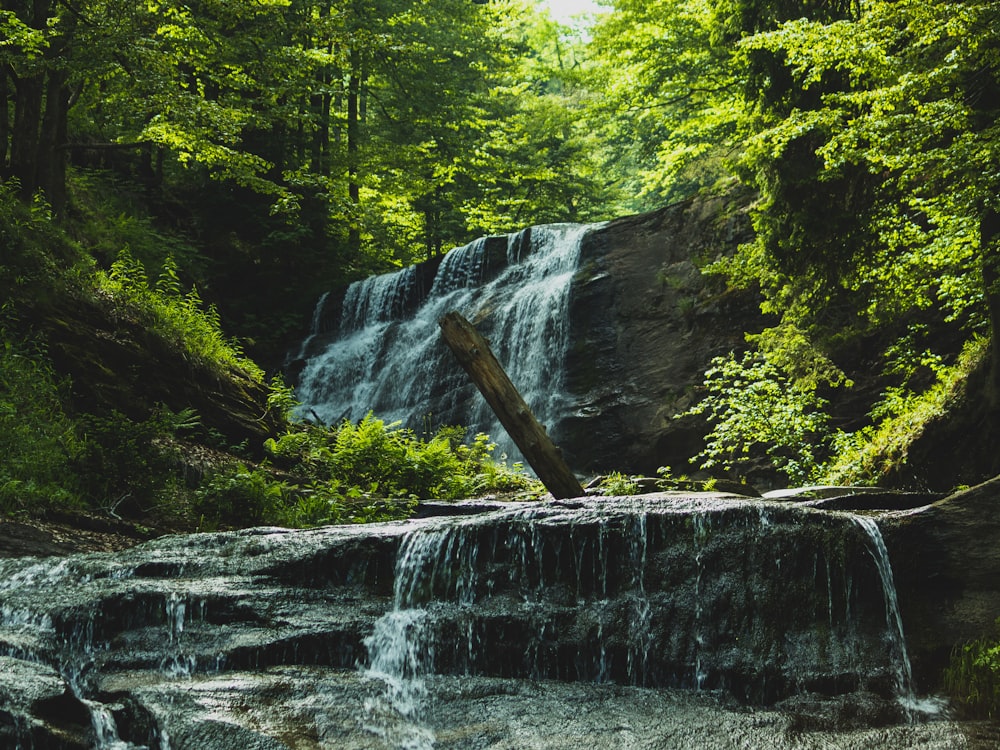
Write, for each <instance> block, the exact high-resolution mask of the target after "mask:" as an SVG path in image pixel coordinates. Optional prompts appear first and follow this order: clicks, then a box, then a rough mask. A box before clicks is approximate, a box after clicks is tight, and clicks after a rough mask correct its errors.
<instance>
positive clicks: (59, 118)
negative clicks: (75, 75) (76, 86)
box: [38, 70, 70, 214]
mask: <svg viewBox="0 0 1000 750" xmlns="http://www.w3.org/2000/svg"><path fill="white" fill-rule="evenodd" d="M68 78H69V73H68V72H67V71H65V70H54V71H52V72H50V73H49V76H48V81H47V82H46V91H45V113H44V115H43V116H42V131H41V139H40V141H39V144H38V164H39V167H38V183H39V184H38V187H39V188H40V189H41V190H42V191H44V193H45V197H46V199H47V200H48V202H49V205H50V206H51V207H52V210H53V211H54V212H55V213H57V214H59V213H62V211H63V209H64V208H65V206H66V150H65V145H66V140H67V113H68V110H69V100H70V91H69V87H68V86H67V83H66V82H67V80H68Z"/></svg>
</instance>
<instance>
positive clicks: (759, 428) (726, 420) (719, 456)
mask: <svg viewBox="0 0 1000 750" xmlns="http://www.w3.org/2000/svg"><path fill="white" fill-rule="evenodd" d="M705 388H706V390H707V395H706V396H705V397H704V399H702V401H700V402H699V403H698V404H696V405H695V406H693V407H692V408H691V409H689V410H688V412H687V414H697V415H706V416H707V417H708V420H709V422H710V424H711V425H712V429H711V431H710V432H709V433H708V435H707V436H706V446H705V449H704V450H703V451H702V452H701V453H699V454H698V455H697V456H695V458H694V459H692V460H694V461H698V460H701V468H702V469H713V468H715V467H720V468H722V469H723V470H726V471H729V470H731V469H733V468H734V467H736V466H738V465H739V464H741V463H745V462H748V461H750V460H751V459H752V458H753V457H754V456H755V455H757V454H763V455H765V456H766V457H767V459H768V460H769V461H770V463H771V465H772V466H773V467H774V468H775V469H777V470H778V471H780V472H782V473H783V474H785V475H786V476H787V477H788V479H789V480H791V481H792V482H804V481H808V480H809V479H811V478H814V477H815V476H816V475H817V474H818V472H819V469H820V460H819V454H820V453H821V452H822V450H823V445H824V442H825V441H826V439H827V427H828V422H829V417H828V416H827V414H826V413H825V412H824V411H823V409H824V407H825V406H826V401H824V400H823V399H822V398H820V397H819V395H818V394H817V393H816V383H814V382H809V381H801V380H796V379H793V378H792V377H791V376H789V375H788V374H786V372H785V370H784V369H783V368H781V367H779V366H778V365H776V364H774V363H773V362H772V361H771V360H770V359H768V357H767V356H766V355H765V354H764V353H761V352H754V351H750V352H747V353H745V354H744V355H743V357H742V359H737V358H736V356H735V355H734V354H732V353H730V354H729V355H728V356H725V357H716V358H715V359H713V360H712V366H711V368H710V369H709V370H708V371H706V373H705Z"/></svg>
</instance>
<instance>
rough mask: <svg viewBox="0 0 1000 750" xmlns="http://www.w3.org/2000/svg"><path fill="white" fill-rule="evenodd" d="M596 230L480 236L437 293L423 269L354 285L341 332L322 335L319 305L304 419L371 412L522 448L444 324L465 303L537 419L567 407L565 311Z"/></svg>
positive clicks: (440, 280)
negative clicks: (585, 246) (464, 367)
mask: <svg viewBox="0 0 1000 750" xmlns="http://www.w3.org/2000/svg"><path fill="white" fill-rule="evenodd" d="M590 229H591V227H589V226H582V225H571V224H556V225H549V226H541V227H533V228H532V229H530V230H525V231H524V232H521V233H518V234H513V235H510V236H508V237H505V238H500V237H488V238H481V239H479V240H476V241H475V242H472V243H470V244H468V245H466V246H465V247H460V248H455V249H454V250H452V251H451V252H449V253H448V254H447V255H445V256H444V258H443V259H442V260H441V262H440V265H439V266H438V268H437V272H436V274H435V275H434V278H433V280H432V282H431V283H430V285H429V289H428V290H422V289H421V288H420V286H421V283H423V282H422V280H421V276H420V272H419V271H418V267H416V266H411V267H409V268H404V269H402V270H400V271H397V272H396V273H392V274H386V275H383V276H375V277H372V278H368V279H365V280H364V281H360V282H356V283H354V284H352V285H351V286H350V288H349V289H348V290H347V292H346V294H345V296H344V301H343V304H342V306H341V311H340V321H339V326H338V327H337V332H336V335H335V336H334V337H333V338H332V339H330V338H329V337H328V336H327V337H324V336H322V335H321V333H322V328H323V326H324V322H323V321H324V320H325V317H326V316H325V315H324V313H323V311H322V309H321V308H322V307H323V306H327V305H328V299H327V297H324V298H323V299H321V300H320V303H319V305H318V306H317V313H316V315H314V321H313V328H312V330H311V332H310V336H309V338H308V339H307V340H306V342H305V343H304V344H303V347H302V350H301V351H300V352H299V358H300V359H301V360H303V361H304V365H303V368H302V370H301V374H300V375H299V382H298V387H297V396H298V398H299V400H300V401H301V402H302V407H301V408H302V414H303V416H304V417H307V418H314V417H318V418H319V419H321V420H322V421H324V422H326V423H333V422H337V421H339V420H340V419H342V418H347V419H352V420H357V419H360V418H362V417H363V416H364V415H365V414H366V413H367V412H369V411H372V412H374V413H375V415H376V416H378V417H379V418H382V419H385V420H386V421H389V422H395V421H399V422H402V423H403V424H404V425H406V426H409V427H413V428H418V429H419V428H425V427H426V426H427V425H428V423H431V424H433V425H435V426H440V425H445V424H459V425H463V426H466V427H469V428H470V429H471V430H472V431H473V432H477V431H480V432H486V433H488V434H490V435H491V437H493V438H494V440H496V441H497V442H498V443H500V445H501V446H502V447H503V449H504V450H505V451H508V452H512V451H513V446H512V445H511V444H510V443H509V441H508V440H507V438H506V435H505V434H504V433H503V431H502V428H501V427H500V425H499V424H498V423H497V421H496V420H495V417H494V416H493V415H492V413H491V412H490V410H489V407H488V406H487V405H486V404H485V402H484V401H483V400H482V399H481V398H479V397H478V394H476V393H475V390H474V388H473V387H472V385H471V384H470V383H469V382H468V378H467V377H466V376H465V374H464V373H463V372H462V371H461V369H460V368H459V367H458V365H457V364H456V363H455V362H454V360H453V357H452V356H451V354H450V353H449V352H448V351H447V347H446V346H444V344H443V343H442V342H441V340H440V338H441V337H440V333H439V328H438V320H439V319H440V318H441V317H442V316H443V315H444V314H445V313H447V312H449V311H451V310H457V311H459V312H460V313H462V314H463V315H464V316H465V317H467V318H469V319H470V320H472V321H473V322H474V323H475V324H476V325H477V326H478V327H479V329H480V331H481V333H483V335H484V336H485V337H486V338H487V339H488V340H489V341H490V344H491V347H492V348H493V350H494V353H495V354H496V356H497V359H498V360H499V361H500V363H501V364H502V365H503V366H504V367H505V368H506V369H507V371H508V374H509V375H510V377H511V380H512V381H513V382H514V384H515V385H516V386H517V388H518V389H519V390H520V391H521V394H522V395H523V396H524V399H525V401H526V402H527V403H528V405H529V406H530V407H531V408H532V410H533V411H534V412H535V415H536V416H537V417H538V419H539V421H541V422H542V423H543V424H546V425H548V426H549V428H550V430H552V429H554V428H555V426H556V422H557V420H558V418H559V416H560V415H561V414H563V413H564V411H565V409H564V401H565V396H564V394H563V391H562V375H561V373H562V362H563V359H564V356H565V352H566V346H567V340H568V323H567V307H568V300H569V289H570V282H571V280H572V278H573V275H574V273H575V272H576V268H577V262H578V259H579V252H580V242H581V241H582V239H583V237H584V236H585V235H586V234H587V232H588V231H589V230H590Z"/></svg>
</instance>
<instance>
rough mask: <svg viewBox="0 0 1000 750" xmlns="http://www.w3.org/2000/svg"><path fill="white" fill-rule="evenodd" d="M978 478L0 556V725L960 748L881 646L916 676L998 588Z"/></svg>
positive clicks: (63, 738)
mask: <svg viewBox="0 0 1000 750" xmlns="http://www.w3.org/2000/svg"><path fill="white" fill-rule="evenodd" d="M998 489H1000V483H988V484H987V485H983V486H981V487H979V488H974V489H973V490H970V491H969V492H967V493H964V494H961V495H956V496H953V497H951V498H948V499H946V500H943V501H939V502H936V503H932V504H930V505H927V506H922V507H919V508H911V509H908V510H904V511H899V510H897V511H890V512H882V513H877V514H875V515H873V516H870V518H871V519H873V520H866V521H864V522H862V521H860V520H859V518H860V517H859V516H857V515H855V514H851V513H847V512H844V511H836V510H825V509H818V508H814V507H809V506H808V505H807V504H803V503H791V502H781V501H773V500H759V499H749V498H746V497H737V496H727V495H724V494H721V493H714V494H709V493H700V494H690V495H685V494H670V493H660V494H653V495H645V496H638V497H617V498H579V499H574V500H572V501H566V502H549V503H539V502H533V503H498V504H492V503H485V505H484V504H482V503H480V504H479V506H477V508H476V510H477V512H475V513H471V514H467V515H454V516H439V515H430V516H429V517H426V518H420V519H414V520H410V521H406V522H392V523H384V524H374V525H369V526H337V527H326V528H320V529H312V530H307V531H288V530H284V529H263V528H262V529H249V530H244V531H239V532H231V533H215V534H197V535H190V536H176V537H164V538H161V539H158V540H154V541H151V542H147V543H145V544H141V545H139V546H137V547H134V548H131V549H128V550H124V551H121V552H115V553H91V554H78V555H72V556H69V557H64V558H18V559H7V560H0V659H3V662H2V665H0V666H2V669H0V739H3V740H4V741H6V740H7V739H9V738H13V740H12V741H11V742H7V744H6V745H5V744H3V743H2V742H0V746H4V747H6V746H11V747H18V746H23V747H31V746H35V747H55V748H78V747H96V748H98V750H127V749H129V748H133V749H135V750H138V749H139V748H149V750H166V749H167V748H169V750H179V749H181V748H192V749H193V748H198V749H199V750H204V749H205V748H213V747H219V748H222V747H233V746H234V744H233V743H234V742H236V743H237V745H239V746H244V745H245V746H246V747H247V748H258V747H259V748H282V747H295V748H300V747H331V746H336V747H345V748H376V747H410V748H420V747H423V748H426V747H435V748H456V749H459V748H461V749H463V750H464V749H465V748H469V750H472V749H473V748H481V747H485V746H489V747H499V748H503V747H510V748H514V747H518V748H520V747H527V746H535V747H543V748H561V747H579V746H581V745H582V744H590V745H592V746H593V747H595V748H605V747H606V748H609V749H610V748H619V747H632V746H635V747H640V746H653V747H657V746H662V747H679V746H687V745H685V744H684V738H685V737H694V736H699V737H702V736H703V737H704V741H703V742H700V743H698V744H696V745H694V746H697V747H704V748H712V747H727V746H731V743H732V738H733V737H737V738H740V737H743V738H752V741H751V740H750V739H748V740H747V742H750V743H751V744H749V745H748V746H750V747H758V746H759V747H779V748H780V747H790V748H791V747H814V746H815V745H810V744H808V743H806V742H805V740H804V738H805V737H806V735H807V734H808V736H809V737H811V738H813V739H815V738H816V737H823V738H825V737H826V734H824V733H829V734H830V736H831V737H832V739H830V741H829V742H828V743H827V744H826V745H824V746H825V747H833V748H839V747H860V746H864V747H884V748H887V749H888V748H890V747H892V748H896V747H922V748H923V747H931V748H934V747H941V748H945V747H947V748H952V747H974V746H975V745H974V744H972V743H966V744H961V742H960V739H959V738H960V737H962V736H964V735H963V733H967V728H968V727H969V726H971V725H967V724H962V725H958V724H954V723H952V722H949V721H947V720H945V719H943V718H942V717H941V716H933V715H932V716H927V715H924V714H914V712H912V711H908V710H907V705H912V702H913V701H912V699H913V696H906V695H901V689H902V686H903V682H901V678H900V675H901V674H905V672H906V670H905V669H904V668H903V666H902V664H903V661H902V660H903V659H904V658H905V657H906V650H905V648H903V646H904V645H905V646H906V647H908V649H909V658H911V659H912V662H913V665H912V666H913V669H912V677H913V678H914V679H915V682H916V687H917V693H919V694H922V695H924V696H926V694H927V693H929V692H930V693H933V691H934V690H935V689H936V682H935V679H936V673H935V671H934V670H935V662H934V659H935V658H937V655H938V654H939V653H940V652H941V651H942V649H944V648H950V647H951V645H953V644H954V642H955V639H956V635H955V634H956V633H959V632H966V631H963V630H961V629H960V627H959V626H962V627H965V628H967V629H970V630H971V629H972V628H973V627H974V625H975V623H974V621H973V620H974V618H975V617H980V618H985V617H986V614H987V610H988V608H989V607H988V605H989V602H990V601H993V602H995V601H998V599H997V598H996V597H995V596H994V598H993V599H992V600H990V593H991V592H992V591H994V589H995V587H997V586H998V585H1000V584H997V583H996V581H997V580H998V579H1000V575H998V576H994V577H992V578H991V577H990V570H992V569H991V568H989V565H990V564H992V562H991V561H992V560H993V557H991V556H990V555H989V554H986V553H985V552H984V550H985V549H986V548H987V547H988V546H989V545H990V543H991V541H992V540H995V539H996V532H997V529H996V522H995V521H992V520H991V519H990V515H989V514H990V511H991V509H992V508H993V507H996V506H995V503H996V500H997V494H998ZM883 535H884V542H885V547H884V549H882V548H881V547H880V545H879V544H877V543H876V542H877V540H879V539H882V537H883ZM994 546H995V545H994ZM979 554H982V555H984V557H983V558H982V566H981V567H976V566H971V565H970V561H971V560H972V559H973V558H974V556H975V555H979ZM890 572H892V573H894V576H893V575H889V573H890ZM893 581H895V586H894V585H893ZM927 581H930V582H931V583H933V584H934V586H938V588H935V587H934V586H928V585H926V582H927ZM939 584H940V585H939ZM897 586H898V590H897V591H894V592H893V593H897V594H898V607H897V606H896V603H895V602H893V601H892V600H893V597H892V596H890V591H889V589H895V588H896V587H897ZM942 586H943V587H945V588H947V590H948V591H951V592H952V593H951V594H950V597H951V598H944V599H942V598H941V597H942V594H941V592H942V591H943V590H945V589H943V588H941V587H942ZM948 587H954V588H948ZM991 587H993V588H991ZM942 602H943V603H944V604H945V605H946V606H945V607H944V608H942V607H940V606H939V607H938V609H937V610H935V609H934V606H935V604H937V605H941V603H942ZM934 612H937V614H936V615H935V614H934ZM393 613H398V615H396V617H395V622H396V623H397V625H398V626H393V623H392V622H389V621H386V618H387V617H389V616H390V615H392V614H393ZM927 613H930V616H928V614H927ZM380 623H381V625H380ZM383 626H387V627H388V629H384V630H383V631H382V633H383V635H382V636H380V637H378V638H376V637H374V634H375V633H376V632H378V630H379V628H380V627H383ZM903 633H905V644H903V643H902V642H901V639H900V635H901V634H903ZM377 649H389V650H390V651H388V652H387V651H383V652H381V653H379V652H378V651H377ZM394 649H395V650H397V651H392V650H394ZM376 666H377V670H370V669H369V668H370V667H376ZM394 670H397V671H398V675H394V674H390V673H392V672H393V671H394ZM369 671H381V672H385V673H386V675H387V677H388V680H387V679H382V678H374V677H373V675H371V674H368V673H369ZM394 679H399V680H414V681H420V685H419V686H418V687H419V689H418V690H416V692H414V693H413V695H414V696H417V700H416V703H415V704H414V705H413V708H412V710H411V709H407V710H406V711H403V712H402V713H400V710H399V708H398V706H396V705H395V704H394V703H393V702H392V701H386V700H383V697H384V696H385V695H386V690H387V684H389V682H391V681H392V680H394ZM26 685H29V686H30V685H34V686H36V687H37V690H38V691H40V692H39V693H38V696H39V697H38V699H37V700H36V699H34V698H30V697H26V696H27V695H28V694H27V693H25V692H24V690H23V688H24V686H26ZM60 701H61V703H59V702H60ZM907 701H909V703H907ZM56 703H59V705H63V704H65V706H66V707H73V711H70V712H69V714H72V715H73V716H75V717H76V718H73V719H72V721H70V722H69V724H67V725H66V726H61V725H56V724H54V723H53V722H52V721H51V720H49V719H47V718H46V717H51V715H52V712H51V711H50V710H49V709H50V708H51V707H52V706H54V705H56ZM927 705H929V706H930V707H931V708H932V709H934V708H937V709H940V708H941V706H940V705H935V704H934V702H933V701H931V702H930V703H929V704H927ZM240 712H242V714H243V715H244V716H243V718H240V717H239V716H237V714H240ZM671 712H673V713H671ZM713 712H715V714H718V717H719V718H717V720H716V719H710V718H709V717H711V716H714V715H715V714H713ZM719 712H721V713H719ZM62 713H63V714H66V712H65V711H63V712H62ZM67 715H68V714H67ZM88 718H89V719H90V723H89V724H88V722H87V719H88ZM929 718H930V719H934V720H933V721H930V722H929V723H927V722H926V721H925V720H927V719H929ZM908 719H909V720H910V722H909V723H907V720H908ZM914 720H916V722H915V723H914ZM713 722H715V723H713ZM977 726H978V725H977ZM990 731H992V730H990V729H989V728H988V727H987V728H986V729H983V728H982V727H980V729H976V730H975V732H974V734H975V733H976V732H978V735H977V736H986V737H994V739H995V735H990V734H989V732H990ZM39 732H42V733H43V734H38V733H39ZM984 732H985V734H984ZM616 733H618V734H616ZM685 733H689V734H685ZM810 733H811V734H810ZM817 733H818V734H817ZM616 736H617V737H618V739H619V740H620V741H618V740H616V739H615V737H616ZM970 736H971V735H970ZM41 737H45V738H46V739H45V741H44V742H43V741H42V739H39V738H41ZM102 737H103V739H102ZM331 737H333V738H338V737H339V738H341V739H338V740H336V741H334V740H329V739H325V738H331ZM587 738H592V739H593V741H591V740H589V739H587ZM656 738H666V739H664V740H662V741H660V740H659V739H656ZM873 738H875V739H873ZM878 738H882V739H878ZM758 739H759V741H758ZM869 740H871V741H869ZM810 741H811V740H810ZM825 741H826V740H825V739H824V742H825ZM330 742H334V744H332V745H331V744H330ZM727 742H728V743H730V744H729V745H727V744H726V743H727ZM879 742H882V743H883V744H881V745H880V744H878V743H879ZM32 743H33V744H32ZM213 743H214V744H213ZM226 743H228V744H226ZM428 743H431V744H428ZM525 743H527V744H525ZM650 743H652V744H650ZM657 743H659V744H657ZM672 743H673V744H672ZM677 743H680V744H677ZM949 743H950V744H949ZM743 744H745V743H743ZM986 746H990V747H994V746H996V743H995V742H994V744H993V745H986Z"/></svg>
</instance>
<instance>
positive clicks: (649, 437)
mask: <svg viewBox="0 0 1000 750" xmlns="http://www.w3.org/2000/svg"><path fill="white" fill-rule="evenodd" d="M749 204H750V196H749V195H747V194H746V193H745V192H736V193H732V194H727V195H723V196H716V197H709V198H702V197H698V198H692V199H690V200H687V201H683V202H681V203H678V204H675V205H672V206H668V207H667V208H664V209H661V210H659V211H655V212H653V213H649V214H642V215H640V216H633V217H628V218H624V219H619V220H617V221H613V222H611V223H609V224H607V225H605V226H604V227H602V228H600V229H598V230H596V231H594V232H592V233H591V234H590V235H588V236H587V237H586V238H585V239H584V242H583V246H582V247H581V252H580V255H581V257H580V269H579V272H578V273H577V276H576V278H575V279H574V282H573V287H572V291H571V303H570V326H571V330H570V349H569V352H568V354H567V358H566V385H567V389H568V390H569V392H570V394H571V395H572V397H573V399H574V400H575V403H574V407H573V411H572V413H571V414H569V415H567V416H566V418H565V420H564V421H563V422H562V424H561V425H560V429H559V432H558V441H559V444H560V446H561V447H562V448H563V450H564V451H565V452H566V454H567V457H568V459H569V462H570V464H571V465H572V466H573V467H574V468H577V469H578V470H592V471H602V470H619V471H632V472H642V473H646V474H653V473H654V472H655V471H656V469H657V468H658V467H660V466H664V465H667V466H671V467H673V468H674V470H675V471H677V472H678V473H683V472H685V471H688V470H689V468H690V467H689V465H688V459H689V458H690V457H691V456H693V455H695V454H696V453H698V451H699V450H700V449H701V445H702V436H703V435H704V434H705V432H706V429H705V425H704V422H703V421H702V420H700V419H695V418H687V419H677V418H676V417H677V415H678V414H680V413H682V412H684V411H685V410H686V409H687V408H688V407H690V406H691V405H692V404H693V403H694V402H695V401H696V400H697V397H698V396H697V388H698V386H700V384H701V382H702V379H703V375H704V372H705V370H706V368H707V367H708V364H709V362H710V361H711V359H712V357H715V356H718V355H722V354H726V353H728V352H730V351H732V350H734V349H736V350H739V349H742V348H745V346H746V342H745V339H744V333H745V332H757V331H759V330H761V329H762V328H763V327H764V321H763V318H762V316H761V314H760V310H759V299H758V297H757V295H755V294H754V293H752V292H745V291H744V292H734V291H727V290H726V288H725V284H724V282H722V281H721V280H719V279H718V278H713V277H709V276H706V275H705V273H704V271H703V268H704V267H705V266H706V265H707V264H708V263H711V262H712V261H714V260H717V259H718V258H720V257H724V256H728V255H731V254H732V253H733V251H734V250H735V249H736V247H737V246H738V245H739V244H741V243H743V242H746V241H748V240H750V239H751V238H752V229H751V226H750V221H749V217H748V215H747V208H748V206H749Z"/></svg>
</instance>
